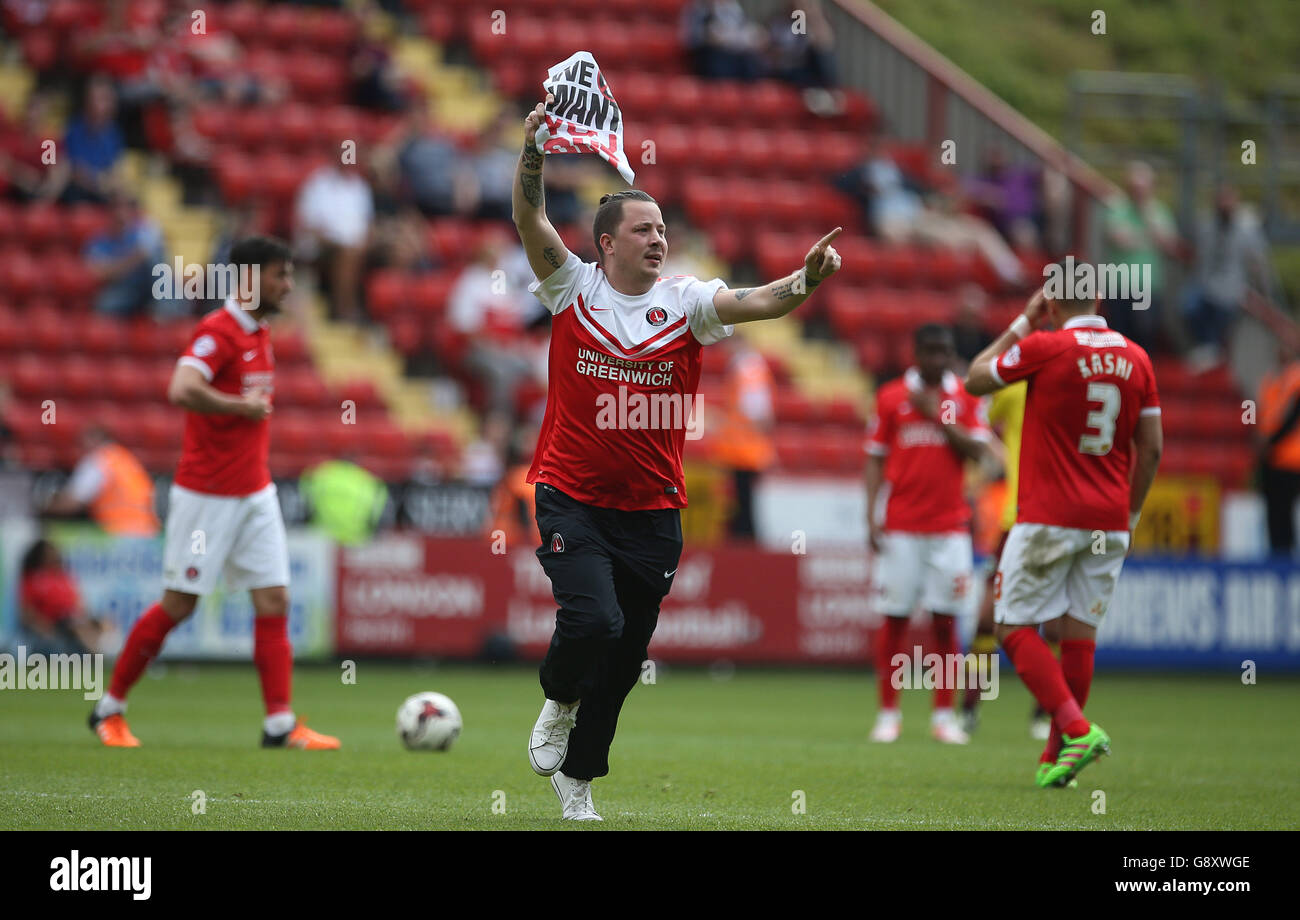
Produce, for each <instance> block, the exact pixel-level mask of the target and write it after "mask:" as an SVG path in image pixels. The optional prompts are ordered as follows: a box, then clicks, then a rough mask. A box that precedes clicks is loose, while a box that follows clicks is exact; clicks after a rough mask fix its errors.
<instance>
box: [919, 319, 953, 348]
mask: <svg viewBox="0 0 1300 920" xmlns="http://www.w3.org/2000/svg"><path fill="white" fill-rule="evenodd" d="M933 339H943V340H944V341H945V342H947V343H948V344H949V345H952V344H953V334H952V329H951V328H950V327H948V326H945V325H944V324H943V323H925V324H924V325H921V326H917V327H916V331H915V332H913V333H912V345H913V346H914V347H916V348H920V347H921V343H922V342H925V341H929V340H933Z"/></svg>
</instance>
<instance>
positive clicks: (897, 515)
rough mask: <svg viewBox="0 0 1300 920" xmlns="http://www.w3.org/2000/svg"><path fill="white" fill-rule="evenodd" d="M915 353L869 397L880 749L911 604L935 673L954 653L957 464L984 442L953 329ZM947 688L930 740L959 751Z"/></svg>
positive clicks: (923, 331) (961, 527)
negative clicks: (960, 372) (926, 628)
mask: <svg viewBox="0 0 1300 920" xmlns="http://www.w3.org/2000/svg"><path fill="white" fill-rule="evenodd" d="M914 351H915V353H916V366H915V367H912V368H909V369H908V370H907V372H906V373H904V374H903V376H902V377H899V378H898V379H897V380H891V381H890V382H889V383H886V384H885V385H884V386H882V387H881V388H880V391H879V392H878V393H877V394H876V411H875V414H874V415H873V416H872V419H871V425H870V428H869V430H868V434H867V448H866V449H867V455H868V457H867V471H866V479H867V482H866V485H867V509H868V510H867V527H868V537H869V540H870V542H871V551H872V559H873V564H872V570H871V580H872V583H873V585H874V587H875V595H876V605H875V606H876V612H877V613H880V614H881V625H880V632H879V634H878V638H877V640H876V681H877V686H878V690H879V694H880V711H879V712H878V713H877V715H876V725H875V727H874V728H873V729H872V730H871V740H872V741H880V742H886V743H888V742H892V741H895V740H897V738H898V736H899V733H900V732H901V731H902V726H903V716H902V713H901V711H900V710H899V708H898V693H899V688H898V686H897V684H896V683H895V675H896V672H897V670H898V668H897V666H896V664H895V660H894V659H895V656H897V655H900V654H904V653H905V651H906V650H905V649H904V648H903V643H904V641H905V640H906V638H907V626H908V622H909V617H910V616H911V614H912V611H913V610H914V609H915V608H916V606H917V603H918V602H919V603H920V605H921V607H922V608H923V609H925V610H926V611H928V612H929V614H930V630H931V648H930V651H931V652H933V653H934V654H938V655H943V656H945V659H944V660H945V667H944V668H943V673H944V674H947V673H948V668H947V666H946V662H948V661H951V660H952V657H951V656H956V655H957V654H958V651H959V650H958V647H957V626H956V621H957V617H958V616H959V615H960V614H961V613H962V612H963V611H964V609H965V606H966V598H967V593H968V591H969V590H970V585H971V574H972V568H973V564H974V563H973V561H972V555H971V535H970V518H971V512H970V505H969V504H968V503H967V501H966V496H965V494H964V492H963V476H964V466H965V462H966V460H968V459H970V460H975V459H979V458H980V457H981V456H983V454H984V452H985V451H986V450H987V449H988V447H987V445H988V440H989V436H990V435H989V428H988V423H987V422H986V421H985V419H984V409H983V406H982V405H981V404H980V403H981V401H980V400H979V399H977V398H975V397H973V396H971V395H970V394H968V393H966V392H964V391H963V390H962V388H961V380H960V379H959V378H958V377H957V375H956V374H954V373H953V372H952V369H951V368H952V363H953V361H954V359H955V358H956V355H957V352H956V348H955V345H954V342H953V334H952V330H951V329H949V328H948V327H947V326H940V325H935V324H929V325H925V326H921V327H919V328H918V329H917V330H916V332H915V334H914ZM882 485H888V487H889V498H888V503H887V505H886V508H885V514H884V521H883V526H881V525H878V524H877V523H876V519H875V518H876V507H875V506H876V500H877V496H878V495H879V494H880V491H881V486H882ZM913 654H915V653H913ZM911 657H912V655H909V656H908V659H909V660H910V659H911ZM907 667H910V665H907ZM955 689H956V688H955V687H954V686H952V685H951V683H950V682H948V681H947V680H940V681H939V682H938V684H937V685H936V686H935V689H934V711H933V713H932V714H931V717H930V733H931V735H932V736H933V737H934V738H935V739H936V740H938V741H942V742H944V743H946V744H965V743H966V742H967V741H969V740H970V738H969V737H968V736H967V735H966V732H965V731H963V730H962V728H961V726H960V725H958V724H957V718H956V716H955V715H954V712H953V706H952V701H953V694H954V691H955Z"/></svg>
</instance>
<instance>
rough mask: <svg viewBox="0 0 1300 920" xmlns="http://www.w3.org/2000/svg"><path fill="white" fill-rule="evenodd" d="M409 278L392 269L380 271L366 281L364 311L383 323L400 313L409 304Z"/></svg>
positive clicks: (372, 274)
mask: <svg viewBox="0 0 1300 920" xmlns="http://www.w3.org/2000/svg"><path fill="white" fill-rule="evenodd" d="M411 280H412V279H411V278H410V276H408V275H406V274H404V273H402V272H398V271H394V270H392V269H380V270H378V271H376V272H373V273H371V275H370V277H369V278H368V279H367V280H366V310H367V312H369V314H370V315H371V316H372V317H374V318H375V319H377V320H380V321H381V322H382V321H385V320H387V319H388V318H390V317H392V316H393V315H394V314H396V313H399V312H402V310H403V308H404V307H405V306H406V305H407V304H409V303H410V302H411V293H410V288H411Z"/></svg>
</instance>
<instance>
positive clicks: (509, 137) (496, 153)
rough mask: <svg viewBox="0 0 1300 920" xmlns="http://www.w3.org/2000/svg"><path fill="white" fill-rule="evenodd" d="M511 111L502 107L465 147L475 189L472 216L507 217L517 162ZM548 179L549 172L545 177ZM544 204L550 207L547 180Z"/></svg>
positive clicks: (505, 218)
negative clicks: (476, 197)
mask: <svg viewBox="0 0 1300 920" xmlns="http://www.w3.org/2000/svg"><path fill="white" fill-rule="evenodd" d="M514 118H515V115H514V112H513V111H511V110H509V109H508V108H505V107H504V106H503V107H502V109H501V111H500V112H498V113H497V117H496V118H494V119H493V120H492V122H491V124H489V125H488V126H487V127H486V128H484V129H483V130H482V131H480V132H479V134H478V136H477V137H476V138H475V140H474V144H473V146H472V147H470V149H469V151H468V157H469V160H470V163H471V164H472V166H471V168H472V169H473V171H474V179H475V186H476V188H477V193H478V211H477V213H476V215H475V216H477V217H479V218H480V219H484V220H508V219H509V218H510V214H511V203H510V195H511V192H512V191H513V189H514V183H515V166H516V165H517V164H518V162H519V150H518V147H519V143H518V138H517V137H515V135H516V134H517V133H518V131H516V130H513V129H514V127H515V125H514ZM547 178H548V179H549V176H548V177H547ZM546 191H547V193H548V195H547V198H548V200H547V207H548V210H549V207H550V201H549V198H550V195H549V193H550V184H549V183H548V184H547V189H546Z"/></svg>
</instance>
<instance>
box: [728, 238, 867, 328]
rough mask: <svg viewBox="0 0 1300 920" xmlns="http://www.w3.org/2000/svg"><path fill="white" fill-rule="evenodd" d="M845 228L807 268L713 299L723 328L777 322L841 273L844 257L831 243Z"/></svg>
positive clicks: (814, 253)
mask: <svg viewBox="0 0 1300 920" xmlns="http://www.w3.org/2000/svg"><path fill="white" fill-rule="evenodd" d="M843 229H844V228H843V227H836V228H835V229H834V230H832V231H831V232H830V233H828V234H826V235H825V236H824V237H822V238H821V239H820V240H818V241H817V244H816V245H815V246H813V248H812V249H810V250H808V255H807V256H805V257H804V265H803V268H801V269H799V270H798V271H795V272H792V273H790V274H789V275H786V276H785V277H784V278H778V279H777V280H775V281H773V282H772V283H771V284H765V285H763V286H762V287H756V288H737V289H736V290H721V291H718V293H716V294H714V295H713V307H714V309H715V310H717V311H718V319H719V320H721V321H722V323H723V325H727V326H730V325H732V324H733V323H752V322H754V321H755V320H760V319H777V318H778V317H782V316H785V315H786V314H787V313H789V312H790V311H791V310H793V309H794V308H795V307H797V306H799V305H800V304H801V303H803V302H804V301H805V300H807V299H808V297H809V296H810V295H811V294H812V292H813V291H814V290H815V289H816V288H817V285H819V284H821V283H822V282H823V281H825V280H826V279H827V278H829V277H830V276H831V275H833V274H835V273H836V272H837V271H839V270H840V254H839V253H838V252H836V251H835V247H834V246H832V245H831V241H832V240H834V239H835V237H837V236H839V235H840V233H841V232H842V231H843Z"/></svg>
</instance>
